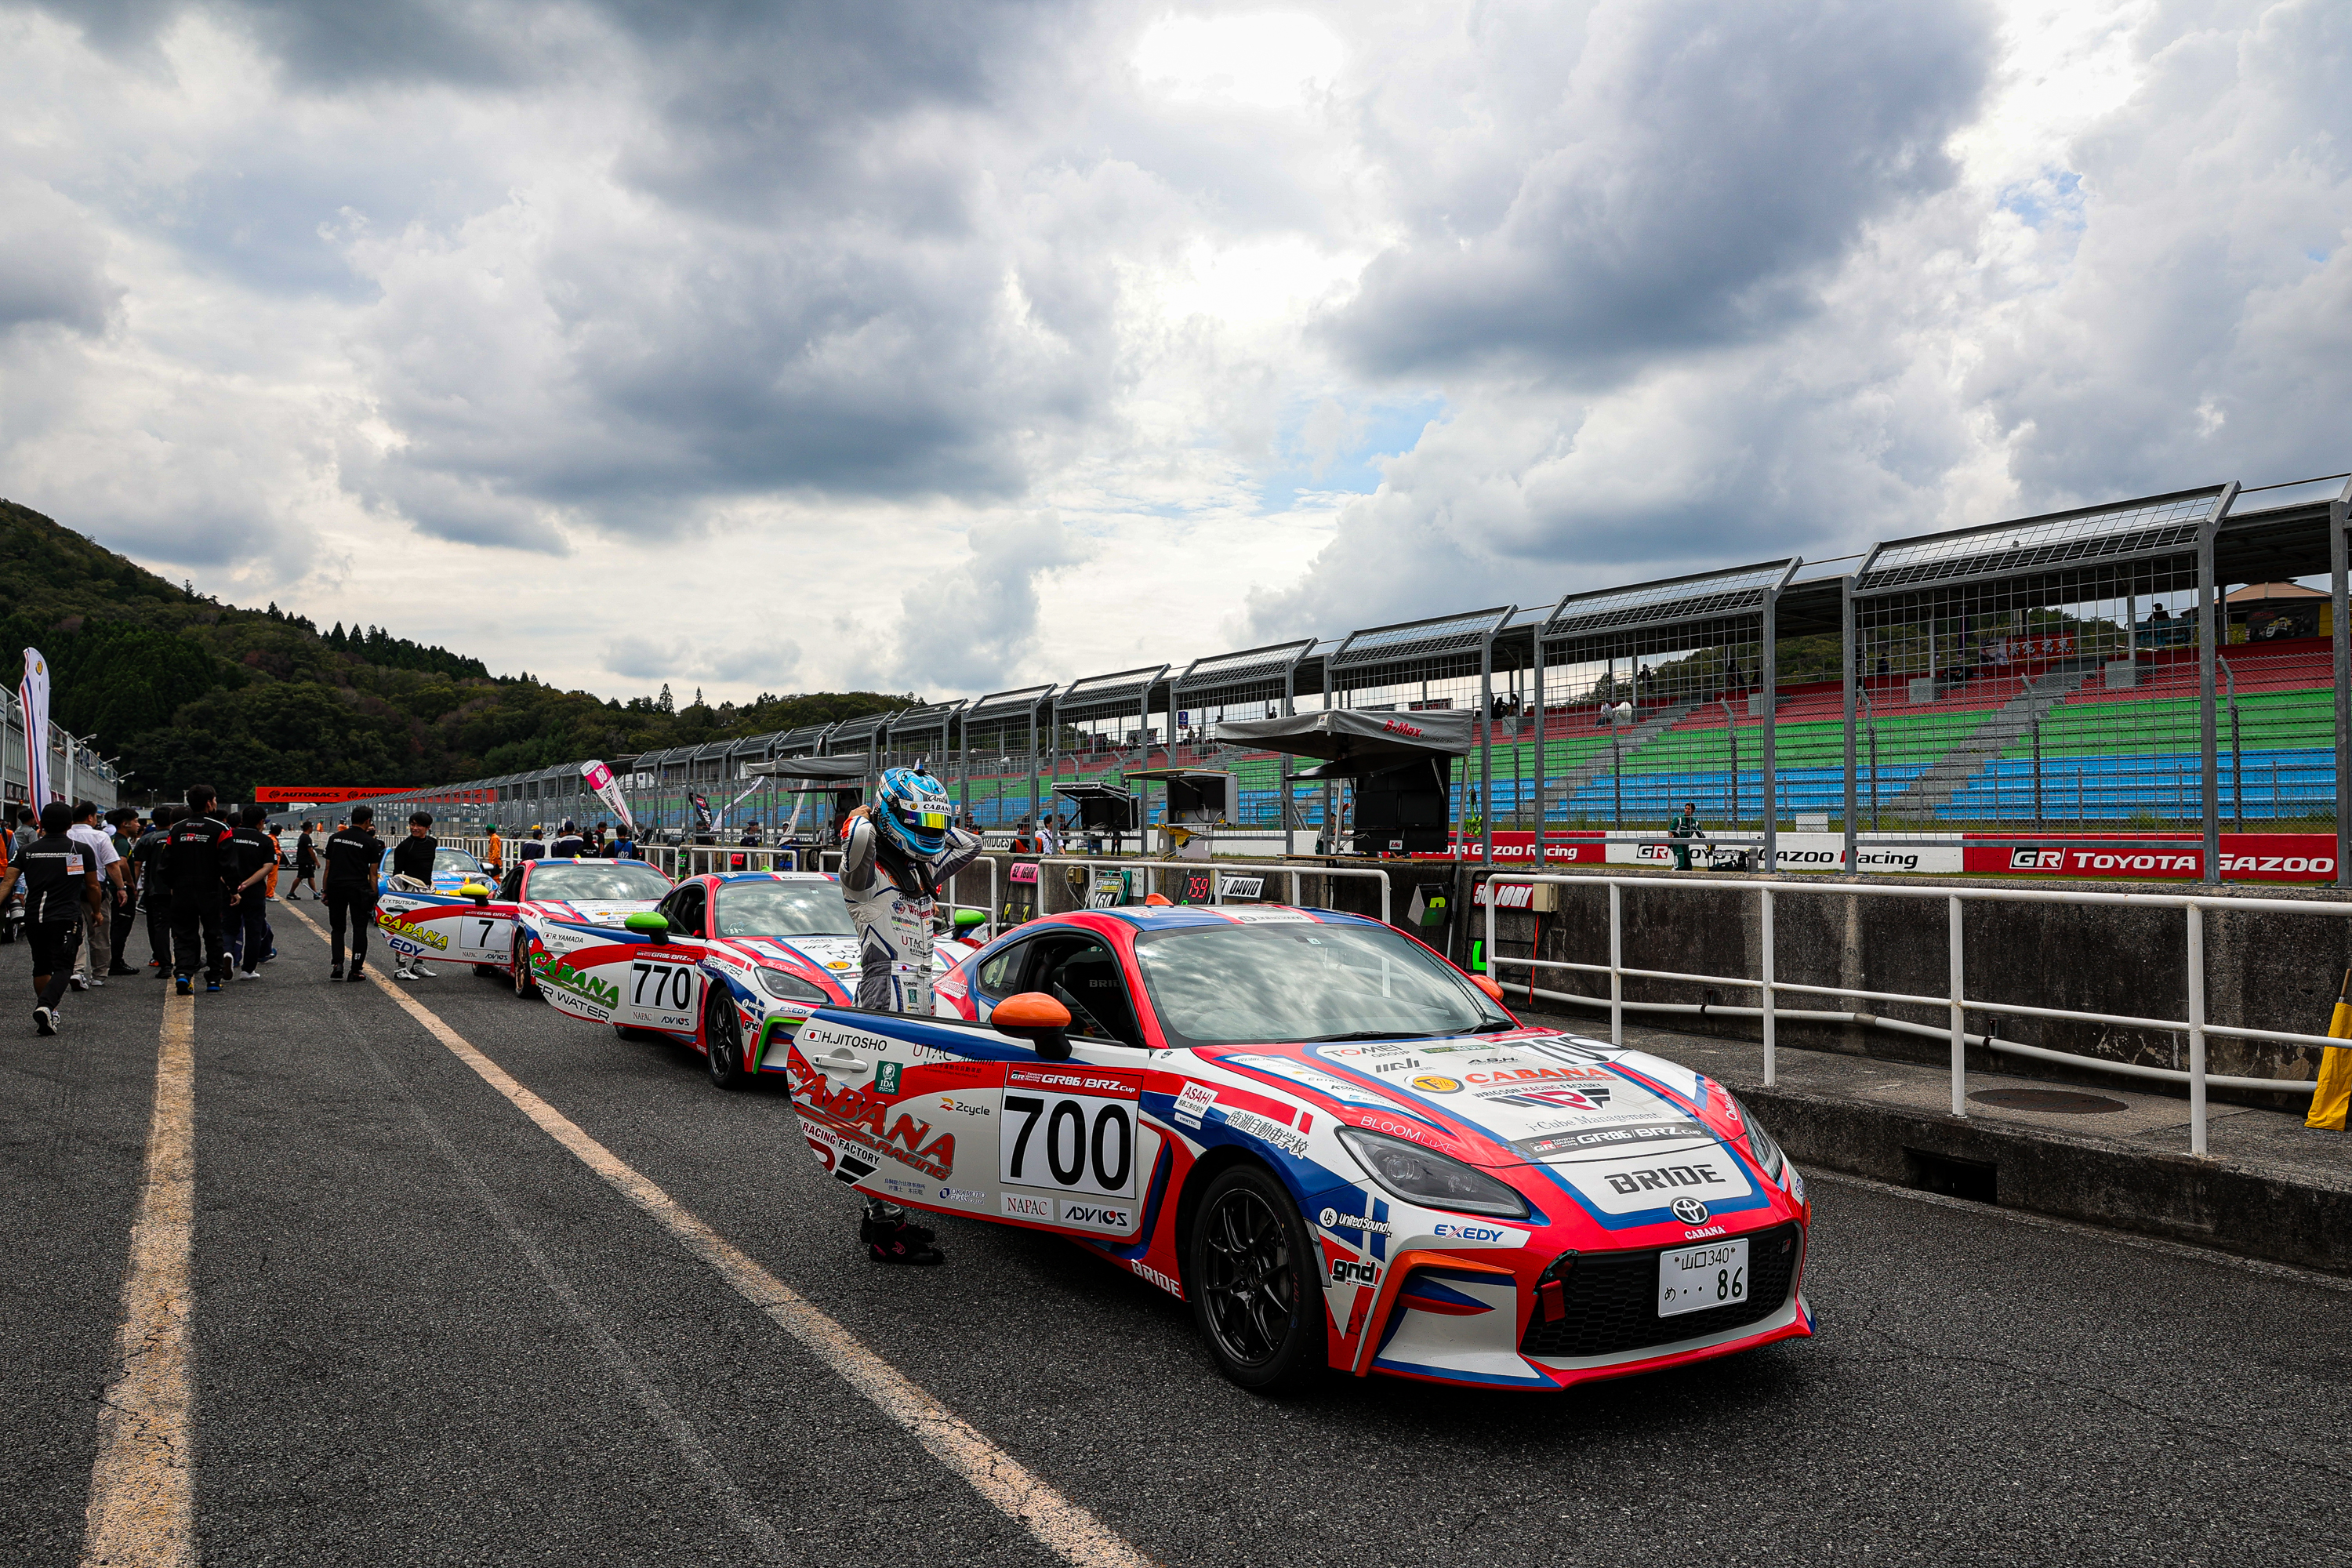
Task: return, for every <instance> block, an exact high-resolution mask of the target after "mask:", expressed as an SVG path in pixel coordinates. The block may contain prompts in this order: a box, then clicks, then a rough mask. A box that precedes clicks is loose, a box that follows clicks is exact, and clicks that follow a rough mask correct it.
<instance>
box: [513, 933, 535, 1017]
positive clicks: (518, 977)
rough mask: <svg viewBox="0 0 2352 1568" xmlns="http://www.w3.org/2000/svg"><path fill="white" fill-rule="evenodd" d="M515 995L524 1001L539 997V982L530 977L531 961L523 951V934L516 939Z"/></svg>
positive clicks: (518, 934)
mask: <svg viewBox="0 0 2352 1568" xmlns="http://www.w3.org/2000/svg"><path fill="white" fill-rule="evenodd" d="M514 993H515V995H516V996H517V997H518V998H520V1000H522V1001H525V1002H530V1001H534V1000H536V999H537V998H538V996H539V982H538V981H536V980H533V979H532V978H531V977H530V956H529V955H528V954H526V953H525V952H523V950H522V932H521V931H516V932H515V939H514Z"/></svg>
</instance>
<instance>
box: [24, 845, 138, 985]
mask: <svg viewBox="0 0 2352 1568" xmlns="http://www.w3.org/2000/svg"><path fill="white" fill-rule="evenodd" d="M42 815H43V816H45V817H46V816H47V815H48V814H47V812H44V813H42ZM66 831H67V834H68V837H72V838H75V839H77V840H79V841H80V842H81V843H83V844H87V845H88V846H89V847H90V850H91V852H92V853H94V854H95V855H96V856H97V857H98V874H99V876H100V879H103V880H104V881H105V883H106V888H105V889H104V892H105V895H106V896H105V897H104V898H101V899H100V900H99V901H98V906H97V908H96V909H95V910H92V911H91V912H90V913H89V914H88V915H87V916H85V917H83V927H82V940H81V945H80V946H79V948H78V949H77V950H76V952H75V953H74V960H73V972H72V975H71V983H72V984H73V988H74V989H75V990H77V991H87V990H89V988H90V987H91V986H93V985H103V984H106V972H105V971H104V970H101V969H100V968H99V963H100V955H101V954H105V953H110V952H113V951H114V944H113V942H112V941H111V940H110V928H111V927H112V925H113V923H114V909H115V906H116V905H117V904H120V903H122V902H124V901H125V896H124V893H123V888H122V876H123V866H122V854H121V851H120V850H118V849H116V848H115V847H114V839H113V837H112V836H111V835H110V834H109V833H108V832H107V831H106V830H105V829H104V828H102V827H100V826H99V825H98V805H97V804H96V803H95V802H93V801H87V800H85V801H80V802H78V803H77V804H76V805H74V807H73V813H72V826H70V827H68V829H67V830H66ZM76 907H77V908H79V906H76Z"/></svg>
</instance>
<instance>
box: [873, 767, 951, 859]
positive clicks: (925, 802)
mask: <svg viewBox="0 0 2352 1568" xmlns="http://www.w3.org/2000/svg"><path fill="white" fill-rule="evenodd" d="M874 805H875V810H874V812H873V814H872V815H873V817H874V825H875V826H876V827H877V828H879V829H880V830H881V833H882V836H883V837H885V838H887V839H888V840H889V841H890V842H891V843H893V844H895V845H897V846H898V847H899V848H900V849H901V850H904V851H905V852H906V853H907V854H909V855H915V856H923V857H929V856H932V855H936V854H938V853H939V852H940V850H941V849H944V848H945V847H947V841H948V823H949V821H950V816H949V811H948V792H947V791H946V790H945V789H943V788H941V787H940V781H939V780H937V779H935V778H933V777H932V776H931V775H930V774H929V773H925V772H924V771H923V770H922V769H921V768H919V767H913V768H886V769H884V770H883V772H882V787H881V788H880V789H878V790H877V791H876V792H875V801H874Z"/></svg>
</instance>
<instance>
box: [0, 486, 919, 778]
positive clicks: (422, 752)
mask: <svg viewBox="0 0 2352 1568" xmlns="http://www.w3.org/2000/svg"><path fill="white" fill-rule="evenodd" d="M0 634H5V637H6V638H7V639H8V640H7V641H6V642H5V645H0V646H5V656H0V657H5V659H6V661H7V662H8V664H9V666H10V671H9V674H8V675H7V676H6V678H5V681H6V684H7V685H9V686H10V687H12V688H13V686H14V685H15V683H16V673H15V668H14V667H15V662H16V657H17V651H18V650H20V649H22V648H25V647H37V648H39V649H40V650H41V651H42V652H43V653H44V654H46V655H47V657H48V660H49V670H50V688H51V698H50V705H51V706H50V711H51V717H53V718H54V719H55V720H56V721H58V723H59V724H62V725H64V726H65V727H66V728H68V729H69V730H71V731H74V732H75V733H76V734H79V735H88V734H91V733H93V732H95V734H96V735H97V737H98V742H97V743H98V747H99V750H100V752H101V753H103V754H105V755H107V756H116V755H120V757H121V766H123V767H125V768H128V769H131V770H132V771H133V773H135V776H134V777H132V778H131V780H130V781H129V784H128V785H127V786H126V787H127V788H128V790H129V791H130V795H129V796H128V798H131V799H133V800H143V799H146V798H147V797H148V795H149V794H150V793H151V792H154V793H156V794H157V795H158V797H159V798H168V797H169V796H170V795H174V794H176V793H177V792H178V791H179V790H181V789H184V788H185V787H186V785H187V784H189V783H190V782H191V781H202V782H203V783H205V784H212V785H213V786H214V787H215V788H216V789H218V790H220V791H221V792H222V793H223V795H225V796H226V798H229V799H238V798H249V794H250V791H251V789H252V786H253V785H255V784H386V785H391V784H438V783H442V782H446V781H448V780H453V779H462V778H473V777H478V776H480V775H482V774H485V773H514V772H517V771H520V770H521V769H524V768H530V767H539V766H542V765H545V764H547V763H561V762H568V761H571V760H572V759H573V758H576V757H584V756H625V755H634V754H635V753H637V752H646V751H653V750H656V749H658V748H660V747H664V746H677V745H688V744H692V743H695V742H702V741H713V740H719V739H722V738H725V737H729V736H734V735H756V734H761V733H764V732H767V731H774V730H785V729H790V728H792V727H793V726H794V725H798V724H811V723H817V722H821V721H830V720H838V719H853V718H856V717H857V716H858V715H860V714H864V713H873V712H878V711H883V710H889V709H893V708H898V707H902V706H904V705H905V704H907V703H909V702H912V701H914V700H916V699H915V698H914V697H913V696H912V695H911V694H909V695H906V696H895V697H894V696H887V695H885V694H883V693H880V692H873V691H851V692H815V693H808V694H803V695H796V696H788V697H774V696H765V695H763V696H762V697H761V698H760V700H758V701H757V702H756V703H753V704H751V705H750V706H747V707H741V708H739V707H736V706H734V705H733V704H731V703H730V704H723V705H721V706H719V707H718V708H710V707H706V706H704V705H703V704H701V703H700V702H698V701H696V702H690V703H688V704H687V705H686V706H685V707H682V708H678V707H676V706H675V704H674V703H673V701H672V700H671V697H670V692H669V689H668V688H667V686H665V687H664V688H663V689H662V692H661V694H660V695H659V696H658V697H635V698H632V699H630V700H628V701H626V702H621V701H617V700H610V699H603V698H598V697H595V696H593V695H591V694H590V693H588V692H585V691H559V690H557V689H555V688H553V687H551V686H548V685H546V684H544V683H543V682H541V681H538V680H535V679H531V678H530V676H529V675H527V674H526V675H520V676H493V675H492V674H490V673H489V671H488V669H487V668H485V667H484V666H483V664H482V661H481V660H479V659H478V658H467V657H465V656H464V655H461V654H457V653H452V652H451V651H449V650H448V649H447V648H444V647H425V646H424V645H423V644H420V643H415V642H411V641H409V640H407V639H406V638H404V637H396V636H394V635H393V634H392V633H391V632H389V631H387V630H385V629H384V628H383V627H381V626H368V627H364V628H362V627H360V626H350V627H345V626H331V627H330V628H329V629H328V630H327V631H325V632H323V633H322V632H320V629H319V628H318V626H315V625H313V624H312V623H311V622H310V620H308V619H306V618H305V617H303V616H299V615H291V614H289V613H287V612H284V611H281V610H280V609H279V608H278V606H277V605H269V606H268V608H266V609H260V610H247V609H239V608H237V607H236V605H224V604H222V603H220V602H219V601H218V600H216V599H212V598H208V597H206V596H205V595H201V594H195V593H192V592H190V591H189V590H188V588H186V587H185V586H184V585H174V584H171V583H168V582H166V581H164V580H163V578H162V577H159V576H157V575H156V574H154V573H152V572H150V571H148V570H146V569H145V568H144V567H142V566H140V565H138V564H137V563H134V562H131V561H130V560H128V559H127V558H125V557H123V556H121V555H117V554H115V553H114V552H111V551H110V550H106V549H103V548H101V547H100V546H99V545H97V544H95V543H93V542H90V541H89V540H88V539H85V538H83V537H82V536H81V535H80V534H79V533H76V532H74V531H72V530H70V529H68V528H63V527H60V526H59V525H58V524H57V523H56V522H53V521H50V520H49V519H47V518H46V517H43V516H42V515H41V514H40V513H38V512H37V511H34V510H30V509H28V508H26V507H22V506H19V505H17V504H16V502H14V501H5V500H0Z"/></svg>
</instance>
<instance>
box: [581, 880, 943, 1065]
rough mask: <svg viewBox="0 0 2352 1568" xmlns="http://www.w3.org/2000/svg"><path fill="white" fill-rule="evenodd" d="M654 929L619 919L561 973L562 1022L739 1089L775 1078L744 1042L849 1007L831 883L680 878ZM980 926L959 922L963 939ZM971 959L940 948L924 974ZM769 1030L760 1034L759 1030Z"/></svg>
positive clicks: (772, 1037)
mask: <svg viewBox="0 0 2352 1568" xmlns="http://www.w3.org/2000/svg"><path fill="white" fill-rule="evenodd" d="M653 912H654V914H655V915H657V916H658V917H659V920H658V921H655V920H650V919H631V920H629V921H625V922H624V925H623V927H622V929H621V930H619V931H604V932H602V933H600V934H601V935H602V936H603V937H604V940H603V941H602V942H594V943H591V944H589V945H586V946H583V947H579V948H575V949H574V950H573V951H572V952H568V953H566V954H565V956H564V963H565V964H566V965H568V966H569V968H570V969H571V970H572V973H574V974H576V975H577V976H578V977H579V980H580V982H581V983H582V984H581V989H580V990H579V992H578V993H577V999H576V1000H575V1001H573V1002H572V1004H571V1005H566V1006H565V1007H564V1009H563V1010H564V1011H565V1012H567V1013H569V1014H571V1015H572V1016H574V1017H578V1018H583V1019H587V1020H589V1021H591V1022H596V1023H606V1024H610V1025H612V1026H614V1028H615V1029H618V1030H619V1031H620V1032H621V1033H622V1034H624V1035H642V1036H656V1037H664V1038H668V1039H673V1040H677V1041H679V1042H681V1043H683V1044H688V1045H691V1046H693V1047H695V1048H696V1049H697V1050H698V1051H700V1052H702V1054H703V1058H704V1061H705V1062H706V1064H707V1065H708V1067H709V1073H710V1081H711V1082H713V1083H715V1084H717V1085H718V1086H719V1088H721V1089H740V1088H741V1087H742V1086H743V1085H745V1084H747V1083H749V1082H751V1079H753V1077H755V1076H756V1075H758V1074H759V1073H761V1072H763V1071H765V1072H773V1073H777V1074H782V1072H783V1071H784V1061H783V1053H782V1051H781V1050H779V1051H777V1052H776V1053H775V1055H774V1057H773V1058H772V1059H769V1058H767V1057H766V1056H765V1054H764V1052H763V1051H754V1050H752V1049H750V1048H748V1046H749V1043H750V1042H751V1041H766V1042H769V1043H771V1044H772V1043H773V1042H775V1041H779V1040H785V1041H788V1040H790V1038H791V1037H792V1034H793V1031H794V1030H796V1029H797V1028H799V1027H800V1025H801V1021H802V1020H803V1019H804V1018H806V1017H807V1016H808V1015H809V1012H810V1010H811V1009H812V1008H814V1007H819V1006H823V1005H826V1004H828V1003H831V1004H835V1005H853V1004H855V1002H856V996H857V974H858V965H859V959H858V942H857V935H856V929H855V927H854V925H853V923H852V921H851V920H850V915H849V906H848V904H847V903H846V902H845V901H844V900H843V899H842V896H841V879H840V878H838V877H836V876H833V875H831V874H829V873H820V872H815V871H735V872H712V873H708V874H705V875H703V876H698V877H688V879H686V880H684V881H683V882H680V883H679V884H678V885H677V887H675V888H673V889H670V890H669V892H668V893H667V895H665V896H664V898H663V899H662V900H661V902H660V903H659V904H658V905H656V906H655V909H654V911H653ZM982 918H983V917H982V914H981V912H980V911H979V910H962V911H959V913H958V914H957V916H956V917H955V921H956V924H958V925H960V926H962V927H965V928H968V927H969V926H971V924H974V923H976V922H978V921H980V920H981V919H982ZM972 951H973V948H972V944H971V943H969V942H959V941H956V940H954V939H952V938H948V937H941V938H940V939H938V940H937V941H936V942H935V943H934V952H933V954H932V965H933V969H934V971H935V973H941V974H944V973H947V971H948V970H949V969H950V967H951V966H952V965H953V964H955V963H960V962H961V961H962V960H963V959H964V958H965V957H967V956H969V955H970V954H971V952H972ZM771 1024H773V1025H774V1026H775V1027H774V1028H772V1029H771V1028H770V1025H771Z"/></svg>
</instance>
